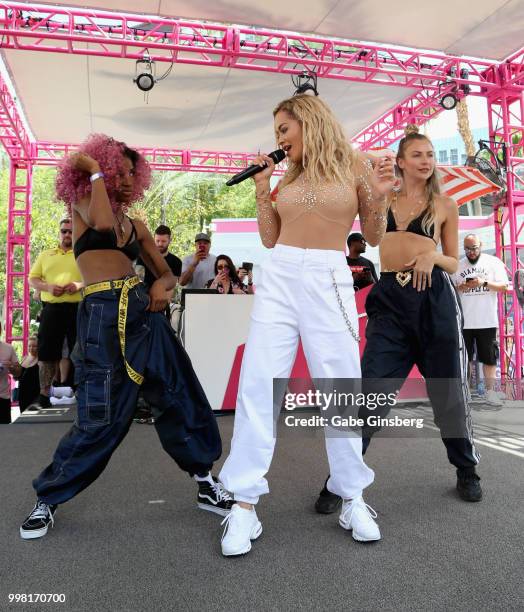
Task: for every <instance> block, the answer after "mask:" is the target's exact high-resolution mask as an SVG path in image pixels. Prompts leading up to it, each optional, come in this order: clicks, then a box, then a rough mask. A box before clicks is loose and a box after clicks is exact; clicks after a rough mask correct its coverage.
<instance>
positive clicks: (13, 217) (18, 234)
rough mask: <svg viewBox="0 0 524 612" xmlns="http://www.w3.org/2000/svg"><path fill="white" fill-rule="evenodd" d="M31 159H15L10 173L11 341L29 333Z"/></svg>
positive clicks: (8, 330)
mask: <svg viewBox="0 0 524 612" xmlns="http://www.w3.org/2000/svg"><path fill="white" fill-rule="evenodd" d="M32 169H33V165H32V162H31V160H23V159H18V160H12V161H11V167H10V175H9V203H8V207H9V208H8V226H7V262H6V263H7V266H6V268H7V270H6V272H7V274H6V276H7V278H6V317H5V333H6V341H7V342H16V341H21V342H23V350H24V352H25V351H26V350H27V339H28V333H29V303H30V296H29V284H28V280H27V279H28V277H29V269H30V266H31V262H30V238H31V186H32Z"/></svg>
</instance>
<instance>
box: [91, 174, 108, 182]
mask: <svg viewBox="0 0 524 612" xmlns="http://www.w3.org/2000/svg"><path fill="white" fill-rule="evenodd" d="M104 176H105V174H104V173H103V172H95V173H94V174H92V175H91V176H90V177H89V180H90V181H91V182H92V183H94V182H95V181H96V179H99V178H101V179H103V178H104Z"/></svg>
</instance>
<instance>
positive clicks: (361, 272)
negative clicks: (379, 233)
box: [346, 232, 378, 291]
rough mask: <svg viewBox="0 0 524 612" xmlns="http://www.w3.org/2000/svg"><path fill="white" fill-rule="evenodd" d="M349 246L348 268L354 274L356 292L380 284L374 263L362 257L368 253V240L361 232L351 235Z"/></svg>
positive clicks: (348, 241)
mask: <svg viewBox="0 0 524 612" xmlns="http://www.w3.org/2000/svg"><path fill="white" fill-rule="evenodd" d="M347 245H348V249H349V256H348V257H346V261H347V262H348V266H349V268H350V269H351V272H352V273H353V286H354V288H355V291H357V290H358V289H364V287H367V286H368V285H373V284H374V283H378V276H377V272H376V270H375V266H374V264H373V262H372V261H370V260H369V259H367V258H366V257H362V256H361V255H362V253H365V252H366V240H365V238H364V236H363V235H362V234H361V233H360V232H353V233H352V234H349V236H348V240H347Z"/></svg>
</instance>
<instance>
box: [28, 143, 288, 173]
mask: <svg viewBox="0 0 524 612" xmlns="http://www.w3.org/2000/svg"><path fill="white" fill-rule="evenodd" d="M76 148H77V145H72V144H66V143H60V142H44V141H41V142H38V143H37V144H36V149H35V150H36V157H34V158H33V163H34V164H35V165H39V166H56V165H57V164H58V163H60V161H61V160H62V159H63V157H64V156H65V155H68V154H69V153H71V152H73V151H75V150H76ZM135 148H136V149H137V150H138V151H140V153H142V155H144V156H145V158H146V159H147V160H148V161H149V163H150V165H151V167H152V168H153V170H165V171H171V172H216V173H222V174H235V173H237V172H240V171H241V170H243V169H244V168H245V167H246V166H248V165H249V164H252V163H253V162H254V159H255V154H254V153H232V152H231V151H198V150H189V149H167V148H160V147H158V148H144V147H135ZM282 165H283V164H281V166H282ZM275 173H276V174H277V175H279V174H283V173H284V169H282V168H277V169H276V171H275Z"/></svg>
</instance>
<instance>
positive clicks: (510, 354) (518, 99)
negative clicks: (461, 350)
mask: <svg viewBox="0 0 524 612" xmlns="http://www.w3.org/2000/svg"><path fill="white" fill-rule="evenodd" d="M498 72H499V78H500V79H501V80H503V81H504V80H505V82H506V83H507V84H506V86H505V87H503V88H501V89H500V90H499V91H496V92H490V94H489V95H488V97H487V103H488V112H489V115H488V117H489V133H490V139H491V141H492V143H491V148H492V149H493V151H494V153H495V154H496V155H497V157H498V158H499V159H500V160H503V155H504V150H503V149H504V148H503V145H504V146H505V156H506V160H505V162H506V181H507V189H506V194H505V200H503V201H502V202H498V203H497V204H496V207H495V209H496V210H495V219H496V223H497V225H496V252H497V255H498V256H499V257H500V258H501V259H502V260H503V261H504V263H505V264H506V267H507V269H508V272H509V274H510V276H511V278H512V279H514V276H515V272H516V271H517V270H519V269H522V268H523V267H524V266H523V263H522V260H523V257H522V256H523V253H524V251H523V249H524V233H523V229H524V224H523V223H521V222H520V221H519V217H518V216H519V214H520V215H522V213H523V212H524V208H522V207H523V205H524V149H523V147H524V123H523V121H524V96H523V94H522V92H521V91H519V90H515V89H514V88H513V83H514V70H513V69H512V68H511V65H506V64H502V65H501V66H500V67H499V69H498ZM522 324H523V317H522V309H521V307H520V305H519V302H518V300H517V296H516V294H515V291H512V292H509V293H506V294H504V295H500V296H499V325H500V326H499V335H500V341H501V348H502V351H501V360H500V365H501V374H502V376H503V378H506V379H511V380H516V381H518V382H521V381H522V378H523V371H522V368H523V365H524V364H523V350H524V346H523V340H524V334H523V329H522ZM517 391H518V393H519V397H521V394H522V389H520V386H519V387H518V388H517Z"/></svg>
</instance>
